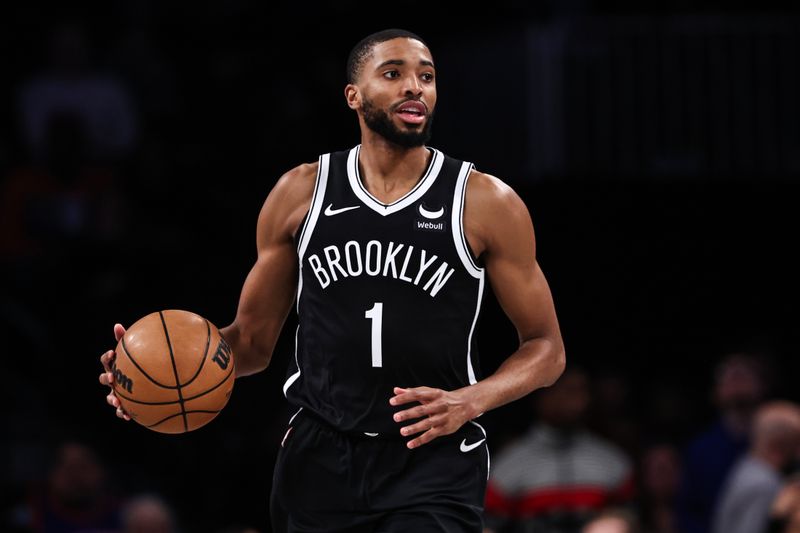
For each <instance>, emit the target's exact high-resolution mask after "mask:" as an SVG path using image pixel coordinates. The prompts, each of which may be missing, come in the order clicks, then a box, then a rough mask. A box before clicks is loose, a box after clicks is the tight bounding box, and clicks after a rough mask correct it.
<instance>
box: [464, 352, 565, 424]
mask: <svg viewBox="0 0 800 533" xmlns="http://www.w3.org/2000/svg"><path fill="white" fill-rule="evenodd" d="M565 364H566V356H565V353H564V345H563V343H562V342H561V339H560V338H559V339H555V340H554V339H551V338H536V339H531V340H528V341H525V342H523V343H522V344H521V345H520V347H519V349H518V350H517V351H516V352H514V353H513V354H512V355H511V356H510V357H509V358H508V359H506V360H505V361H504V362H503V364H502V365H500V367H499V368H498V369H497V371H496V372H495V373H494V374H492V375H491V376H489V377H487V378H486V379H483V380H481V381H479V382H478V383H476V384H474V385H471V386H470V387H467V389H465V390H468V391H469V392H468V394H469V396H470V403H471V405H472V409H473V411H474V416H478V415H479V414H481V413H485V412H486V411H490V410H492V409H495V408H497V407H500V406H501V405H505V404H507V403H509V402H513V401H514V400H518V399H519V398H522V397H523V396H525V395H527V394H530V393H531V392H533V391H534V390H536V389H539V388H542V387H548V386H550V385H552V384H553V383H555V381H556V380H557V379H558V377H559V376H560V375H561V373H562V372H563V371H564V367H565Z"/></svg>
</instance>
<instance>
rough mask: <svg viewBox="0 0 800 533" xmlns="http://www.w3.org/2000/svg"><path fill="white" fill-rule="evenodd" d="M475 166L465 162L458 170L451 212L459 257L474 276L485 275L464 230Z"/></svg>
mask: <svg viewBox="0 0 800 533" xmlns="http://www.w3.org/2000/svg"><path fill="white" fill-rule="evenodd" d="M473 168H474V166H473V165H472V163H468V162H466V161H465V162H464V163H462V164H461V170H459V172H458V179H457V180H456V190H455V193H454V194H453V212H452V213H451V214H450V228H451V229H452V231H453V241H454V242H455V245H456V251H458V257H460V258H461V263H462V264H463V265H464V268H466V269H467V272H469V273H470V274H471V275H472V277H475V278H480V277H483V269H482V268H481V267H479V266H478V265H476V264H475V261H474V260H473V259H472V252H470V251H469V246H468V245H467V236H466V233H465V232H464V199H465V198H466V194H467V181H468V180H469V174H470V172H471V171H472V169H473Z"/></svg>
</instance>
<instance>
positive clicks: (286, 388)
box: [283, 326, 300, 396]
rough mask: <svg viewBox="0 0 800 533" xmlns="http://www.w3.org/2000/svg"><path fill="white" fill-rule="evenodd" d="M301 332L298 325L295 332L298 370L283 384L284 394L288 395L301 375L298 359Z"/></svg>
mask: <svg viewBox="0 0 800 533" xmlns="http://www.w3.org/2000/svg"><path fill="white" fill-rule="evenodd" d="M299 333H300V326H297V329H296V330H295V332H294V364H295V365H297V372H295V373H294V374H292V375H291V376H289V377H288V379H287V380H286V381H285V382H284V384H283V395H284V396H287V395H288V394H289V387H291V386H292V385H293V384H294V382H295V381H297V379H298V378H299V377H300V361H299V360H298V359H297V337H298V334H299Z"/></svg>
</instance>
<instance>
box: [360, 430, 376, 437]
mask: <svg viewBox="0 0 800 533" xmlns="http://www.w3.org/2000/svg"><path fill="white" fill-rule="evenodd" d="M364 435H366V436H367V437H377V436H378V435H380V433H369V432H367V431H365V432H364Z"/></svg>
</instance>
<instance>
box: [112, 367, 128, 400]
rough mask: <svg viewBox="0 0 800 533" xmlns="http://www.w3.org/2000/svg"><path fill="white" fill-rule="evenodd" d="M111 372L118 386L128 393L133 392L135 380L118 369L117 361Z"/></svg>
mask: <svg viewBox="0 0 800 533" xmlns="http://www.w3.org/2000/svg"><path fill="white" fill-rule="evenodd" d="M111 371H112V372H114V381H116V382H117V385H118V386H119V387H121V388H123V389H125V390H126V391H128V392H131V393H132V392H133V380H132V379H131V378H129V377H128V376H126V375H125V374H123V373H122V370H120V369H119V368H117V363H116V361H115V362H114V363H113V364H112V365H111Z"/></svg>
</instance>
